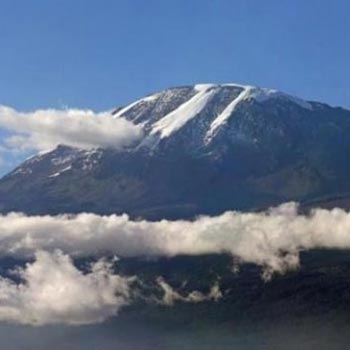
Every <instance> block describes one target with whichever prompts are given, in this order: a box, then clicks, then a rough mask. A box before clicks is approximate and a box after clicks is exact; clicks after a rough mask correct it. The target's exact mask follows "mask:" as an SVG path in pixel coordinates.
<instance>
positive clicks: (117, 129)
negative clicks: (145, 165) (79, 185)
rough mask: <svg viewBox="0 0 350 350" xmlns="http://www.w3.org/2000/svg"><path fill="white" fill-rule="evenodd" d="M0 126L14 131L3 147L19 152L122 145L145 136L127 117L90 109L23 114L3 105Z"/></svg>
mask: <svg viewBox="0 0 350 350" xmlns="http://www.w3.org/2000/svg"><path fill="white" fill-rule="evenodd" d="M0 128H3V129H6V130H8V131H10V132H11V134H10V135H8V136H6V137H5V139H4V141H3V142H4V146H6V147H7V148H8V149H12V150H16V151H28V150H47V149H51V148H54V147H55V146H57V145H58V144H64V145H67V146H72V147H81V148H96V147H114V148H122V147H126V146H128V145H130V144H131V143H133V142H135V141H136V140H138V139H139V138H140V137H141V136H142V129H141V128H140V127H138V126H136V125H134V124H133V123H131V122H129V121H128V120H126V119H124V118H121V117H119V118H114V117H113V116H112V115H111V114H110V113H107V112H105V113H94V112H93V111H91V110H78V109H66V110H55V109H47V110H37V111H34V112H30V113H22V112H19V111H16V110H15V109H12V108H9V107H5V106H0Z"/></svg>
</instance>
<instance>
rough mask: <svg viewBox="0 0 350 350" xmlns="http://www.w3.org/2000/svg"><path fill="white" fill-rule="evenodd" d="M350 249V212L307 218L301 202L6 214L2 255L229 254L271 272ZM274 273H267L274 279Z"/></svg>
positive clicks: (0, 233) (0, 224)
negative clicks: (175, 211) (153, 211)
mask: <svg viewBox="0 0 350 350" xmlns="http://www.w3.org/2000/svg"><path fill="white" fill-rule="evenodd" d="M313 248H339V249H348V248H350V214H349V213H347V212H346V211H344V210H341V209H333V210H323V209H317V210H314V211H313V212H312V213H311V214H310V215H307V216H306V215H299V214H298V206H297V204H295V203H289V204H284V205H282V206H279V207H277V208H274V209H270V210H268V211H266V212H262V213H240V212H236V211H229V212H226V213H224V214H222V215H219V216H216V217H209V216H203V217H199V218H197V219H196V220H194V221H185V220H178V221H168V220H161V221H159V222H148V221H144V220H142V221H132V220H130V219H129V217H128V216H127V215H121V216H117V215H111V216H99V215H95V214H79V215H76V216H71V215H62V216H26V215H23V214H18V213H12V214H8V215H2V216H0V255H15V256H16V255H17V256H31V255H33V254H34V252H35V251H36V250H38V249H39V250H48V251H54V250H55V249H61V250H62V251H64V252H65V253H67V254H70V255H73V256H103V255H104V254H105V253H112V254H117V255H119V256H121V257H123V256H124V257H136V256H150V257H158V256H168V257H172V256H176V255H183V254H185V255H200V254H213V253H226V254H231V255H232V256H233V257H235V260H236V261H237V260H239V261H242V262H248V263H255V264H258V265H260V266H262V267H263V268H264V271H265V273H267V275H268V274H269V273H270V272H281V273H282V272H284V271H286V270H288V269H294V268H297V267H298V265H299V252H300V251H301V250H305V249H313ZM267 275H266V276H267Z"/></svg>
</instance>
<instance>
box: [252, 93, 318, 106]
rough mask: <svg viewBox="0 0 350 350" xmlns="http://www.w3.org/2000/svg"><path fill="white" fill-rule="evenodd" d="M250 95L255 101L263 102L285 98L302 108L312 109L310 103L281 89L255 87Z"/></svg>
mask: <svg viewBox="0 0 350 350" xmlns="http://www.w3.org/2000/svg"><path fill="white" fill-rule="evenodd" d="M250 97H251V98H253V99H254V100H256V101H257V102H265V101H267V100H269V99H273V98H285V99H287V100H289V101H291V102H293V103H295V104H297V105H299V106H300V107H302V108H305V109H309V110H312V105H311V103H309V102H307V101H305V100H302V99H301V98H298V97H295V96H291V95H289V94H286V93H283V92H281V91H277V90H273V89H265V88H255V89H253V90H252V91H251V94H250Z"/></svg>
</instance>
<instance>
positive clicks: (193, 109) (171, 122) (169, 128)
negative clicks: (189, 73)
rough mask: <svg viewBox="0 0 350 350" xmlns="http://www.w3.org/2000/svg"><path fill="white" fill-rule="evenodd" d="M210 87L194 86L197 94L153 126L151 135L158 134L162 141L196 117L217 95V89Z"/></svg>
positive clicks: (203, 85) (204, 85)
mask: <svg viewBox="0 0 350 350" xmlns="http://www.w3.org/2000/svg"><path fill="white" fill-rule="evenodd" d="M212 87H213V85H212V84H200V85H196V86H195V89H196V90H197V91H198V93H197V94H196V95H194V96H193V97H192V98H191V99H190V100H188V101H186V102H185V103H183V104H182V105H180V106H179V107H178V108H177V109H175V110H174V111H172V112H170V113H169V114H167V115H166V116H165V117H163V118H162V119H160V120H158V121H157V122H156V123H155V124H153V128H152V131H151V134H157V133H159V134H160V138H161V139H162V138H166V137H169V136H170V135H171V134H173V133H174V132H176V131H177V130H179V129H181V128H182V127H183V126H184V125H185V124H186V123H187V122H188V121H190V120H191V119H193V118H194V117H196V116H197V115H198V114H199V113H200V112H201V111H202V110H203V108H204V107H205V106H206V104H207V103H208V101H209V100H210V99H211V98H212V97H213V96H214V95H215V94H216V93H217V89H213V88H212Z"/></svg>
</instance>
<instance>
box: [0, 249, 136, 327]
mask: <svg viewBox="0 0 350 350" xmlns="http://www.w3.org/2000/svg"><path fill="white" fill-rule="evenodd" d="M14 273H15V274H16V275H17V277H19V278H20V280H21V282H20V283H19V284H17V283H15V282H13V281H12V280H11V279H8V278H1V279H0V321H3V322H10V323H20V324H31V325H44V324H55V323H65V324H71V325H78V324H79V325H81V324H89V323H97V322H102V321H104V320H105V319H106V318H108V317H110V316H113V315H115V314H116V313H117V312H118V311H119V309H120V308H121V307H122V306H124V305H126V304H127V303H128V302H129V298H130V284H131V282H132V279H130V278H125V277H121V276H118V275H115V274H113V272H112V269H111V263H109V262H108V261H105V260H103V259H101V260H99V261H97V262H96V263H94V264H92V265H91V268H90V269H89V271H88V272H87V273H85V274H84V273H83V272H81V271H80V270H78V269H77V268H76V267H75V266H74V264H73V262H72V260H71V259H70V257H69V256H67V255H64V254H62V253H61V252H59V251H56V252H54V253H51V254H49V253H47V252H38V253H36V255H35V261H34V262H33V263H28V264H27V265H26V267H25V268H21V269H18V270H17V271H15V272H14Z"/></svg>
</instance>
